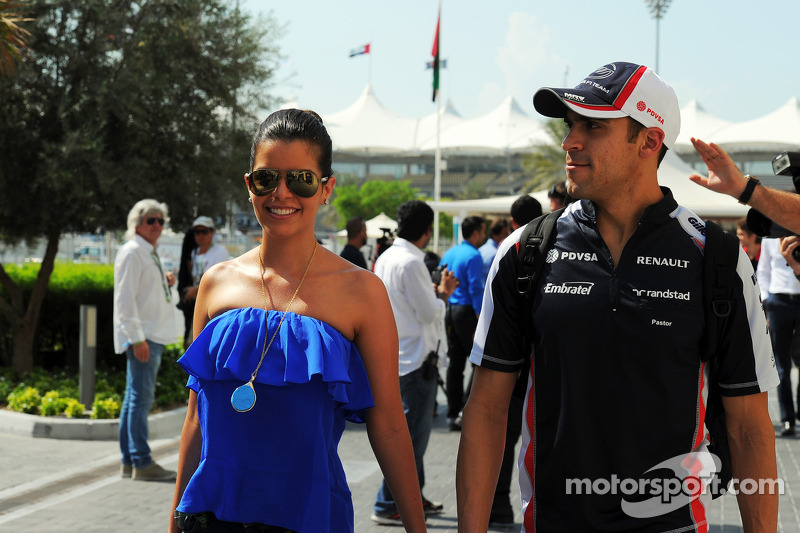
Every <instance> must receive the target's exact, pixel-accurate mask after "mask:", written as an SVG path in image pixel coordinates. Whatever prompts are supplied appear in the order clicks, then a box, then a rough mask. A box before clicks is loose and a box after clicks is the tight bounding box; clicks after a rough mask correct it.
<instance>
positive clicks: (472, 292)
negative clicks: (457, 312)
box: [440, 241, 486, 314]
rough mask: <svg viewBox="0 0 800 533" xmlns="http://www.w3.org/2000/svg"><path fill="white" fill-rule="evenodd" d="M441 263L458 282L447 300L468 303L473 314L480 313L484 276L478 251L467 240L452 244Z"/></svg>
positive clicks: (481, 259)
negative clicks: (451, 272) (456, 244)
mask: <svg viewBox="0 0 800 533" xmlns="http://www.w3.org/2000/svg"><path fill="white" fill-rule="evenodd" d="M440 264H441V265H445V264H446V265H447V269H448V270H451V271H453V274H455V276H456V278H458V281H459V284H458V287H457V288H456V290H455V292H453V295H452V296H451V297H450V300H449V302H450V303H451V304H453V305H470V306H472V308H473V309H474V310H475V314H480V312H481V304H482V303H483V289H484V286H485V285H486V277H485V276H484V275H483V258H482V257H481V254H480V252H479V251H478V249H477V248H475V247H474V246H473V245H472V244H470V243H468V242H467V241H464V242H462V243H461V244H459V245H458V246H454V247H453V248H450V250H448V251H447V253H445V254H444V257H442V261H441V263H440Z"/></svg>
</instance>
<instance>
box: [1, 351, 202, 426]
mask: <svg viewBox="0 0 800 533" xmlns="http://www.w3.org/2000/svg"><path fill="white" fill-rule="evenodd" d="M181 355H183V347H182V346H181V345H179V344H170V345H169V346H167V347H166V349H165V350H164V353H163V355H162V356H161V366H160V367H159V370H158V377H157V379H156V399H155V403H154V404H153V410H155V411H159V410H164V409H169V408H172V407H175V406H177V405H182V404H185V403H186V400H187V398H188V397H189V391H188V390H187V389H186V380H187V377H188V376H187V374H186V372H184V370H183V369H182V368H181V367H180V366H179V365H178V364H177V363H176V361H177V360H178V358H179V357H180V356H181ZM119 357H120V358H121V359H123V360H124V359H125V358H124V357H122V356H119ZM78 380H79V376H78V371H77V370H74V371H69V370H59V371H56V372H54V371H48V370H44V369H43V368H41V367H37V368H35V369H34V370H33V372H31V373H30V374H29V375H26V376H18V375H17V374H16V373H15V372H14V371H13V370H12V369H10V368H0V406H2V405H4V404H5V405H7V406H8V408H9V409H11V410H13V411H18V412H21V413H29V414H40V415H42V416H56V415H65V416H67V417H76V416H82V414H83V411H84V409H90V410H91V418H116V417H118V416H119V412H120V409H121V407H122V399H123V396H124V394H125V370H124V369H123V370H122V371H119V370H98V371H97V373H96V376H95V397H94V402H93V404H92V405H87V406H84V405H81V404H80V403H78V397H79V396H80V390H79V381H78Z"/></svg>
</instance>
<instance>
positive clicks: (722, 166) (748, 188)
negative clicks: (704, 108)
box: [689, 137, 800, 233]
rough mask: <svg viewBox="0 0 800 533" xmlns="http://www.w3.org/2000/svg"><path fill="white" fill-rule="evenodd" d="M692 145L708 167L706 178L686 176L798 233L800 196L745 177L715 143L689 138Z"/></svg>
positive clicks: (696, 175)
mask: <svg viewBox="0 0 800 533" xmlns="http://www.w3.org/2000/svg"><path fill="white" fill-rule="evenodd" d="M692 145H694V149H695V150H697V153H698V154H700V157H701V158H703V162H705V164H706V166H707V167H708V177H707V178H706V177H704V176H700V175H699V174H693V175H691V176H689V179H690V180H692V181H693V182H695V183H696V184H698V185H700V186H702V187H705V188H706V189H709V190H712V191H714V192H718V193H720V194H727V195H729V196H732V197H734V198H736V199H737V200H738V201H739V203H742V204H745V205H749V206H750V207H752V208H753V209H756V210H758V211H759V212H760V213H762V214H763V215H764V216H765V217H767V218H769V219H771V220H773V221H774V222H775V223H776V224H780V225H781V226H783V227H784V228H787V229H788V230H789V231H791V232H793V233H800V195H798V194H795V193H791V192H788V191H779V190H777V189H771V188H769V187H764V186H762V185H761V183H760V182H759V181H758V179H757V178H755V177H753V176H749V175H748V176H745V175H744V174H742V171H741V170H739V168H738V167H737V166H736V163H734V162H733V159H731V156H730V155H728V153H727V152H726V151H725V150H723V149H722V148H720V147H719V146H717V145H716V144H714V143H708V144H707V143H705V142H703V141H701V140H700V139H695V138H694V137H692ZM773 166H774V165H773ZM776 173H777V172H776ZM751 229H755V228H751ZM756 233H758V232H756Z"/></svg>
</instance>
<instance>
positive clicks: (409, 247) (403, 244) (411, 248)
mask: <svg viewBox="0 0 800 533" xmlns="http://www.w3.org/2000/svg"><path fill="white" fill-rule="evenodd" d="M392 246H399V247H400V248H402V249H404V250H406V251H408V252H411V253H412V254H414V255H416V256H419V257H422V258H424V257H425V252H423V251H422V250H420V249H419V248H417V245H416V244H414V243H413V242H411V241H407V240H406V239H404V238H402V237H395V239H394V242H393V243H392Z"/></svg>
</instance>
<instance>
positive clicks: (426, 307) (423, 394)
mask: <svg viewBox="0 0 800 533" xmlns="http://www.w3.org/2000/svg"><path fill="white" fill-rule="evenodd" d="M432 234H433V209H431V208H430V206H429V205H428V204H426V203H425V202H422V201H420V200H411V201H409V202H406V203H404V204H402V205H400V207H398V208H397V237H396V238H395V239H394V243H393V244H392V245H391V246H389V247H388V248H387V249H386V251H385V252H384V253H382V254H381V255H380V256H379V257H378V260H377V261H376V262H375V274H376V275H377V276H378V277H379V278H381V280H382V281H383V283H384V285H386V291H387V293H388V294H389V301H390V302H391V304H392V310H393V311H394V316H395V322H396V323H397V335H398V337H399V341H400V342H399V345H400V353H399V372H400V395H401V396H402V400H403V408H404V410H405V413H406V421H407V422H408V431H409V433H411V443H412V446H413V447H414V461H415V463H416V467H417V477H418V478H419V486H420V493H421V492H422V488H423V486H424V485H425V469H424V467H423V455H424V454H425V449H426V448H427V447H428V439H429V438H430V434H431V427H432V425H433V409H434V405H435V401H436V386H437V385H438V379H437V376H438V369H437V367H436V365H437V362H438V356H439V353H440V350H443V348H442V345H443V344H444V342H443V339H442V338H441V337H442V335H441V334H440V332H441V330H442V324H443V322H444V314H445V308H446V306H445V302H446V301H447V299H448V298H450V296H451V295H452V294H453V291H454V290H455V288H456V286H457V285H458V280H457V279H456V278H455V276H454V275H453V273H452V272H450V271H449V270H447V269H446V268H445V269H442V271H441V280H440V281H439V284H438V285H437V286H434V285H433V284H432V282H431V275H430V274H429V272H428V268H427V267H426V266H425V263H424V260H423V259H424V257H425V254H424V252H423V251H422V250H423V249H424V248H425V247H426V246H427V245H428V243H429V242H430V240H431V235H432ZM422 504H423V508H424V510H425V514H438V513H441V512H442V504H441V503H438V502H431V501H429V500H427V499H425V497H424V496H423V497H422ZM372 520H373V521H374V522H377V523H378V524H384V525H393V524H396V525H401V524H402V522H401V520H400V514H399V513H398V511H397V507H396V506H395V503H394V498H393V497H392V493H391V491H390V490H389V486H388V485H387V484H386V480H384V481H383V482H382V483H381V487H380V489H379V491H378V495H377V497H376V500H375V505H374V513H373V515H372Z"/></svg>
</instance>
